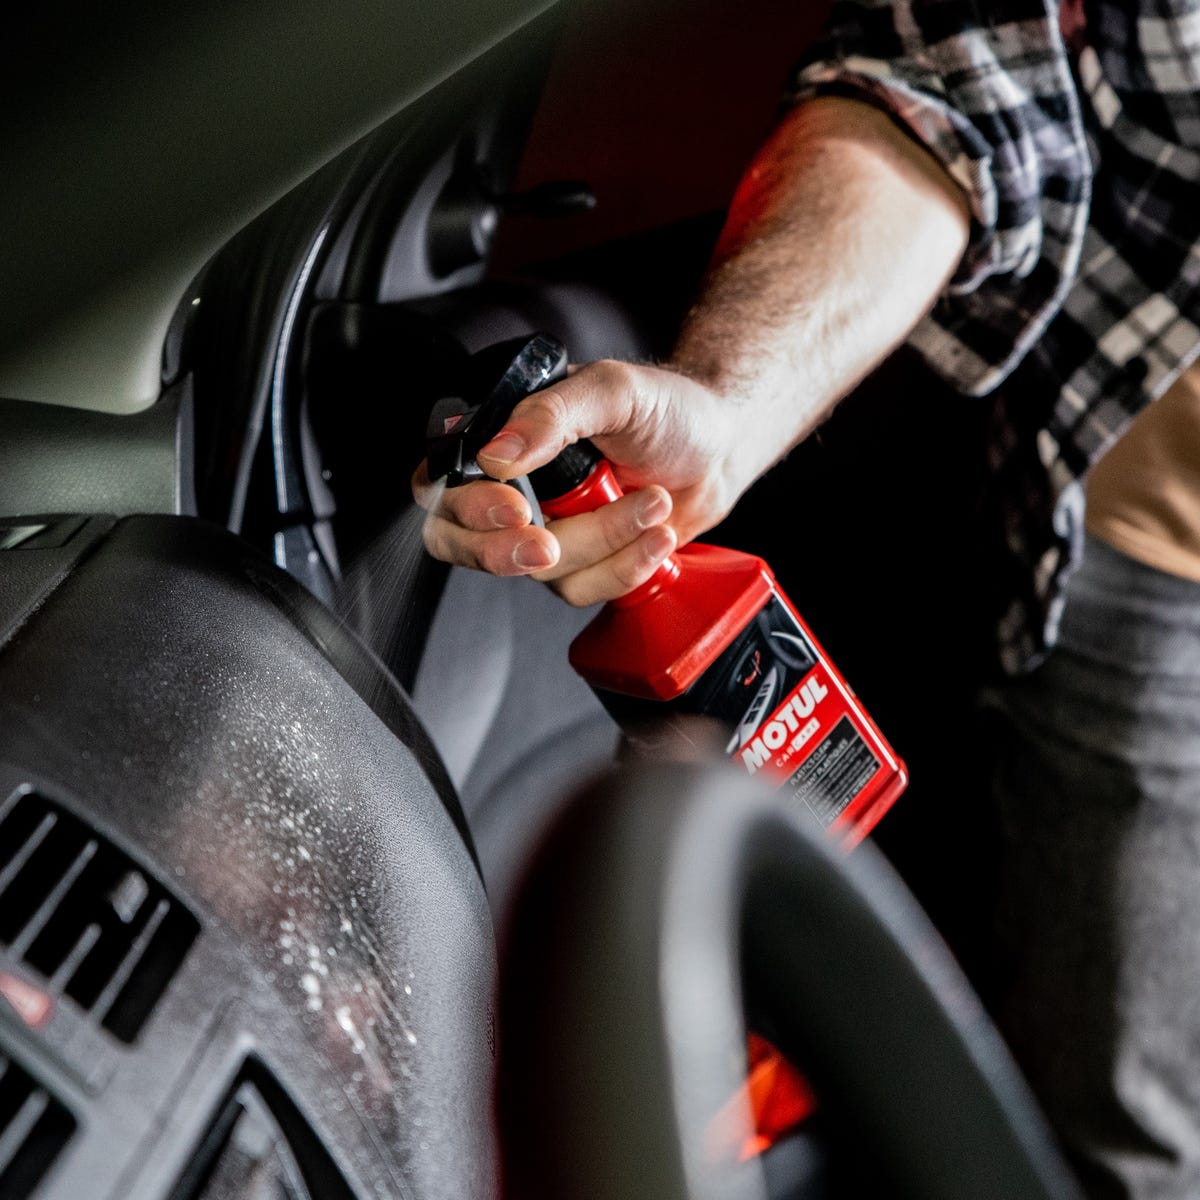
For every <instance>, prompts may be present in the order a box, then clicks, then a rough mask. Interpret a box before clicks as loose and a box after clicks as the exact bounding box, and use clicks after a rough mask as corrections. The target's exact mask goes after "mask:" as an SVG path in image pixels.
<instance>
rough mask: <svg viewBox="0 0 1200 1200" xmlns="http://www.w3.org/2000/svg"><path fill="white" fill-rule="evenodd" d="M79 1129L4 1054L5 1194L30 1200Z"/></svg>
mask: <svg viewBox="0 0 1200 1200" xmlns="http://www.w3.org/2000/svg"><path fill="white" fill-rule="evenodd" d="M74 1131H75V1120H74V1118H73V1117H72V1116H71V1114H70V1113H69V1112H68V1111H67V1109H66V1108H65V1107H64V1106H63V1105H62V1104H61V1103H60V1102H59V1101H58V1100H56V1099H55V1098H54V1097H53V1096H51V1095H50V1093H49V1092H47V1091H46V1089H45V1088H43V1087H42V1086H41V1085H40V1084H38V1083H37V1082H36V1081H35V1080H34V1079H33V1078H32V1077H31V1076H30V1075H28V1074H26V1073H25V1071H24V1070H22V1069H21V1067H20V1066H18V1065H17V1064H16V1063H14V1062H12V1061H10V1060H9V1059H7V1058H5V1057H4V1056H3V1055H0V1196H3V1197H4V1200H28V1197H30V1196H32V1195H33V1192H34V1189H35V1188H36V1187H37V1185H38V1183H39V1182H40V1181H41V1179H42V1178H43V1176H44V1175H45V1174H46V1172H47V1171H48V1170H49V1169H50V1167H51V1165H52V1164H53V1162H54V1160H55V1159H56V1158H57V1157H58V1156H59V1154H60V1153H61V1152H62V1150H63V1147H64V1146H66V1144H67V1142H68V1140H69V1139H70V1137H71V1134H72V1133H73V1132H74Z"/></svg>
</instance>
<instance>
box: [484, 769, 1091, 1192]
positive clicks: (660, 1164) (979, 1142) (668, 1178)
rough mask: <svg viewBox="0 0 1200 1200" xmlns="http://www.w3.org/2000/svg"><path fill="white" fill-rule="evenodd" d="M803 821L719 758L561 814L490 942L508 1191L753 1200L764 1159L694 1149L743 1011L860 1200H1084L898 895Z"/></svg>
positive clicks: (931, 939)
mask: <svg viewBox="0 0 1200 1200" xmlns="http://www.w3.org/2000/svg"><path fill="white" fill-rule="evenodd" d="M809 825H810V823H806V821H804V820H802V819H799V818H797V817H796V816H794V815H793V814H791V813H789V812H788V811H787V809H786V807H785V806H784V804H783V803H782V802H781V801H780V799H779V798H778V797H777V796H775V795H771V794H769V793H764V792H763V791H761V790H760V787H759V785H758V784H757V783H756V782H754V781H751V780H749V779H748V778H746V777H744V776H742V775H741V774H740V773H738V772H736V770H735V769H733V768H729V767H727V766H721V767H708V768H701V767H700V766H698V765H694V764H693V765H681V764H669V765H663V766H647V765H645V764H638V765H636V766H635V767H633V768H632V769H628V770H624V771H622V772H621V773H618V774H617V775H615V776H610V777H608V778H605V779H603V780H601V781H600V782H598V783H597V784H595V785H594V786H593V787H591V789H590V790H589V791H588V792H586V793H585V794H584V795H583V796H582V797H581V798H580V799H579V801H578V802H577V803H575V804H574V805H573V807H572V808H570V809H569V811H568V813H567V815H566V816H565V818H564V819H563V821H562V822H561V823H560V825H559V826H558V828H557V829H556V830H555V832H554V833H553V834H552V835H551V837H550V838H549V839H548V841H547V842H546V843H545V845H544V846H543V847H542V849H541V851H540V852H539V854H538V855H537V858H536V861H535V863H534V865H533V868H532V870H531V872H530V875H529V877H528V879H527V880H526V883H525V885H524V887H523V889H522V890H521V892H520V894H519V898H518V900H517V902H516V905H515V908H514V914H513V918H512V921H511V923H510V927H509V932H508V935H507V939H506V944H505V945H504V946H503V947H502V968H501V971H502V974H501V979H502V989H503V990H502V996H501V1005H502V1008H501V1012H502V1023H501V1062H500V1087H499V1094H498V1095H499V1099H498V1104H499V1120H500V1125H501V1138H502V1154H503V1158H504V1164H505V1181H506V1188H505V1195H507V1196H513V1197H521V1200H530V1198H541V1197H547V1198H549V1197H551V1196H553V1197H564V1196H569V1197H572V1200H634V1198H637V1197H648V1196H652V1197H655V1198H656V1200H716V1198H718V1197H719V1198H721V1200H742V1198H745V1200H751V1198H754V1200H761V1198H762V1197H763V1196H764V1195H765V1189H764V1179H763V1173H762V1169H761V1166H760V1165H759V1163H758V1162H757V1161H755V1160H753V1159H751V1160H749V1161H745V1162H738V1161H736V1156H730V1155H725V1156H722V1155H719V1154H715V1153H714V1151H713V1141H712V1136H711V1129H712V1122H713V1118H714V1114H716V1113H717V1112H718V1111H719V1110H721V1109H722V1107H723V1106H724V1107H726V1108H727V1106H728V1103H729V1098H730V1097H731V1096H733V1095H735V1094H736V1093H737V1091H738V1089H739V1086H740V1085H741V1084H742V1082H743V1081H744V1077H745V1063H746V1026H745V1018H744V1013H745V1012H746V1011H747V1010H748V1007H749V1008H751V1009H752V1010H753V1011H755V1012H764V1013H766V1014H768V1015H769V1017H770V1020H771V1022H772V1031H771V1032H772V1037H773V1038H774V1040H775V1041H776V1043H777V1044H778V1046H779V1048H780V1050H781V1051H782V1052H783V1053H784V1054H785V1055H786V1056H787V1057H788V1058H789V1059H790V1060H791V1061H793V1062H795V1063H797V1064H798V1065H800V1066H801V1067H802V1069H803V1071H804V1073H805V1076H806V1077H807V1078H808V1079H809V1080H810V1081H811V1083H812V1086H813V1088H814V1090H815V1092H816V1095H817V1096H818V1098H819V1103H820V1108H821V1113H822V1116H823V1119H824V1120H825V1121H827V1122H828V1124H829V1125H830V1126H834V1127H836V1128H837V1129H838V1131H839V1144H841V1145H843V1146H846V1145H849V1146H852V1147H855V1148H857V1152H861V1155H862V1156H863V1157H864V1158H866V1159H869V1160H870V1161H871V1162H872V1164H873V1166H872V1170H873V1171H874V1172H875V1174H876V1175H877V1176H878V1178H879V1180H880V1183H879V1185H878V1187H877V1188H873V1189H872V1191H873V1194H877V1195H887V1194H896V1195H901V1196H906V1197H912V1198H914V1200H918V1198H919V1200H962V1198H963V1197H968V1196H969V1197H971V1198H972V1200H1013V1198H1014V1197H1021V1198H1022V1200H1050V1198H1051V1197H1054V1198H1058V1200H1061V1198H1064V1197H1075V1196H1077V1195H1078V1192H1077V1190H1076V1187H1075V1185H1074V1183H1073V1181H1072V1179H1071V1176H1070V1173H1069V1172H1068V1170H1067V1168H1066V1166H1065V1165H1064V1163H1063V1162H1062V1160H1061V1158H1060V1157H1059V1154H1058V1152H1057V1150H1056V1148H1055V1146H1054V1143H1053V1140H1052V1138H1051V1135H1050V1133H1049V1132H1048V1130H1047V1128H1046V1126H1045V1125H1044V1123H1043V1120H1042V1118H1041V1116H1040V1115H1039V1113H1038V1112H1037V1110H1036V1107H1035V1105H1034V1103H1033V1100H1032V1098H1031V1096H1030V1094H1029V1092H1028V1090H1027V1088H1026V1086H1025V1084H1024V1082H1023V1080H1022V1079H1021V1078H1020V1076H1019V1074H1018V1072H1017V1070H1016V1068H1015V1066H1014V1065H1013V1064H1012V1062H1011V1060H1010V1059H1009V1056H1008V1053H1007V1051H1006V1049H1005V1047H1004V1045H1003V1044H1002V1042H1001V1040H1000V1037H999V1035H998V1033H997V1032H996V1031H995V1029H994V1028H993V1027H992V1025H991V1024H990V1022H989V1021H988V1019H987V1017H986V1016H985V1014H984V1012H983V1009H982V1007H981V1005H980V1002H979V1001H978V999H977V998H976V997H975V995H974V993H973V992H972V991H971V989H970V988H969V986H968V985H967V983H966V981H965V979H964V978H963V976H962V975H961V973H960V971H959V969H958V968H957V966H956V964H955V963H954V961H953V960H952V958H951V956H950V954H949V952H948V951H947V950H946V949H945V947H944V946H943V944H942V943H941V941H940V939H939V938H938V936H937V934H936V933H935V931H934V930H933V927H932V926H931V925H930V923H929V921H928V919H927V918H926V917H925V916H924V914H923V913H922V912H921V910H920V909H919V908H918V906H917V905H916V903H915V901H914V900H913V899H912V898H911V896H910V895H909V894H908V893H907V891H906V890H905V889H904V887H903V885H902V884H901V883H900V882H899V881H898V879H897V878H896V877H895V876H894V875H893V874H892V873H891V871H890V869H889V868H888V867H887V865H886V864H885V863H884V861H883V860H882V858H881V857H880V856H879V855H878V854H877V853H875V852H874V851H873V850H872V849H871V848H870V847H869V846H863V847H860V848H859V849H858V850H857V851H856V852H855V853H854V854H853V855H851V856H849V857H848V858H843V857H840V856H838V855H837V854H836V853H835V851H834V850H833V849H832V848H831V847H830V846H829V845H828V844H827V843H826V840H825V839H824V838H823V837H822V835H821V833H820V831H819V830H817V829H816V828H815V826H814V827H812V828H810V827H809ZM797 1194H798V1195H803V1196H808V1195H810V1194H811V1193H810V1192H807V1191H801V1192H798V1193H797ZM821 1194H822V1195H824V1194H826V1193H824V1192H822V1193H821Z"/></svg>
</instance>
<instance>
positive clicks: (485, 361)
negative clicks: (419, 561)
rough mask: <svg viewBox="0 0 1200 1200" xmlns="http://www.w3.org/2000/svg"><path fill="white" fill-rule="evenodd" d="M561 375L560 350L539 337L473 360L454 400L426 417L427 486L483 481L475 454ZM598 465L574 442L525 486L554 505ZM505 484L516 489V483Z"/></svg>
mask: <svg viewBox="0 0 1200 1200" xmlns="http://www.w3.org/2000/svg"><path fill="white" fill-rule="evenodd" d="M566 375H567V352H566V349H565V348H564V347H563V345H562V343H561V342H559V341H558V339H557V338H553V337H551V336H550V335H549V334H545V333H535V334H533V335H532V336H530V337H522V338H513V339H511V340H509V341H506V342H498V343H496V345H494V346H488V347H486V348H485V349H483V350H480V351H479V352H478V353H476V354H473V355H472V356H471V357H470V359H468V360H467V364H466V367H465V369H464V373H463V376H462V379H461V381H460V387H459V389H458V394H457V395H451V396H445V397H443V398H442V399H441V400H439V401H438V402H437V404H435V405H434V407H433V411H432V412H431V413H430V414H429V427H428V430H427V433H426V438H427V442H426V446H427V453H428V467H429V478H430V480H431V481H434V482H436V481H437V480H439V479H444V480H445V481H446V485H447V486H448V487H459V486H460V485H462V484H464V483H470V482H472V481H473V480H475V479H484V478H486V477H487V475H486V472H485V471H484V470H483V468H482V467H481V466H480V465H479V462H478V455H479V451H480V450H482V449H483V448H484V446H486V445H487V444H488V442H490V441H491V440H492V438H494V437H495V436H496V434H498V433H499V432H500V430H501V429H503V428H504V424H505V422H506V421H507V420H508V418H509V417H510V416H511V415H512V411H513V409H514V408H516V407H517V405H518V404H520V402H521V401H522V400H524V399H525V397H526V396H531V395H532V394H533V393H534V392H536V391H539V390H540V389H542V388H544V387H548V386H549V385H550V384H552V383H557V382H558V381H559V380H560V379H565V378H566ZM599 461H600V454H599V452H598V451H597V450H596V448H595V447H594V446H592V444H591V443H590V442H587V441H580V442H576V443H575V444H574V445H572V446H568V447H567V448H566V449H565V450H563V451H562V453H561V454H559V455H558V456H557V457H556V458H555V459H554V460H553V462H550V463H547V464H546V466H544V467H539V468H538V469H537V470H536V471H532V472H531V473H530V476H529V480H530V482H531V484H532V485H533V491H534V492H535V493H536V494H537V496H538V497H540V498H541V499H543V500H550V499H554V498H556V497H558V496H561V495H563V494H564V493H566V492H569V491H570V490H571V489H572V488H573V487H575V486H576V485H577V484H578V483H580V482H581V481H582V480H583V479H585V478H586V477H587V476H588V474H590V472H591V471H592V469H593V468H594V467H595V465H596V464H597V463H598V462H599ZM511 482H513V483H514V484H516V485H517V486H521V484H520V482H519V481H517V480H513V481H511ZM522 490H524V488H522Z"/></svg>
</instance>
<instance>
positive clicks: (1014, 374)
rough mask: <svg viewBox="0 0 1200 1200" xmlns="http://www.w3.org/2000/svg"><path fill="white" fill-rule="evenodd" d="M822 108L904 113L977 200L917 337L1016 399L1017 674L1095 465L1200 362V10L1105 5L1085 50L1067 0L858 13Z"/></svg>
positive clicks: (1005, 587)
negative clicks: (833, 101)
mask: <svg viewBox="0 0 1200 1200" xmlns="http://www.w3.org/2000/svg"><path fill="white" fill-rule="evenodd" d="M1063 23H1064V24H1069V22H1063ZM820 93H827V94H828V93H832V94H840V95H851V96H855V97H857V98H859V99H866V100H868V101H870V102H872V103H874V104H876V105H879V106H881V107H883V108H884V109H885V110H887V111H888V112H889V113H890V114H892V116H893V118H894V119H896V120H897V121H899V122H900V123H901V124H902V125H903V126H905V127H906V128H907V129H908V130H909V131H910V132H911V133H912V135H913V136H914V137H916V138H917V139H918V140H919V141H920V142H921V143H923V144H924V145H925V146H926V147H928V149H929V150H930V151H932V153H933V154H934V155H935V156H936V157H937V158H938V159H939V160H940V161H941V162H942V164H943V165H944V166H945V168H946V169H947V170H948V171H949V173H950V174H951V175H952V176H953V177H954V179H956V180H957V181H958V182H959V183H960V184H961V186H962V187H963V188H964V189H965V191H966V193H967V195H968V197H969V199H970V202H971V209H972V217H973V220H972V230H971V238H970V245H969V249H968V251H967V253H966V256H965V257H964V259H963V262H962V264H961V266H960V269H959V271H958V273H957V275H956V276H955V278H954V279H953V280H952V281H951V285H950V287H949V288H948V289H947V291H946V293H945V295H944V296H943V297H942V298H941V299H940V300H939V302H938V304H937V307H936V308H935V310H934V311H933V313H932V314H930V316H929V317H927V318H926V319H925V320H924V321H922V322H921V324H920V325H919V326H918V327H917V329H916V330H915V331H914V332H913V334H912V336H911V339H910V340H911V342H912V344H913V345H914V346H915V347H916V348H917V349H918V350H920V351H921V352H922V354H923V355H924V356H925V357H926V358H927V359H928V360H929V362H930V364H931V365H932V366H933V367H934V369H935V370H937V371H938V372H939V373H940V374H941V375H942V376H944V377H945V378H946V379H947V380H948V381H949V382H950V383H951V384H953V385H954V386H955V387H956V388H958V389H959V390H960V391H962V392H965V393H969V394H974V395H983V394H985V393H988V392H993V391H994V392H995V396H994V406H995V407H994V414H995V416H994V427H993V431H992V434H993V435H992V438H991V446H990V463H989V466H990V470H991V473H992V479H993V482H994V484H995V488H996V494H997V496H998V497H999V501H1000V505H1001V508H1002V526H1003V541H1004V544H1005V554H1004V558H1005V562H1004V563H1003V564H1002V565H1001V567H1000V575H999V577H998V589H999V591H1000V593H1002V594H1001V595H999V596H998V597H997V608H996V617H997V631H998V636H999V650H1000V661H1001V664H1002V665H1003V666H1004V668H1005V669H1006V670H1007V671H1009V672H1010V673H1016V672H1018V671H1021V670H1024V669H1027V668H1028V667H1029V666H1031V665H1033V664H1035V663H1036V662H1037V661H1038V660H1039V659H1040V657H1041V656H1042V655H1043V654H1044V653H1045V650H1046V648H1047V647H1048V646H1050V645H1052V644H1053V641H1054V637H1055V631H1056V628H1057V623H1058V618H1059V613H1060V610H1061V604H1062V590H1061V589H1062V584H1063V582H1064V580H1065V577H1066V574H1067V573H1068V572H1069V571H1070V569H1071V567H1072V566H1073V565H1074V563H1075V562H1076V561H1077V559H1078V554H1079V550H1080V547H1081V544H1082V536H1083V486H1082V480H1083V476H1084V474H1085V473H1086V471H1087V469H1088V467H1089V466H1090V465H1091V464H1092V463H1094V462H1095V461H1096V460H1097V459H1098V458H1099V457H1100V456H1101V455H1102V454H1103V453H1104V451H1105V450H1106V449H1107V448H1108V447H1109V446H1110V445H1111V444H1112V443H1113V441H1115V439H1116V438H1117V437H1118V435H1119V434H1120V433H1121V431H1122V430H1123V429H1124V427H1125V426H1126V424H1127V423H1128V422H1129V421H1130V420H1131V419H1132V417H1133V416H1134V415H1135V414H1136V413H1137V412H1138V411H1139V410H1140V409H1141V408H1142V407H1143V406H1144V405H1145V404H1146V403H1148V402H1149V401H1151V400H1153V399H1155V398H1156V397H1157V396H1159V395H1161V394H1162V392H1164V391H1165V390H1166V389H1167V388H1168V387H1169V386H1170V384H1171V383H1172V382H1173V380H1174V379H1175V377H1176V376H1177V375H1178V374H1179V372H1180V371H1182V370H1183V369H1184V368H1185V367H1187V366H1188V365H1189V364H1190V363H1191V362H1192V360H1193V359H1194V358H1195V357H1196V356H1197V353H1198V352H1200V328H1198V325H1200V0H1126V2H1124V3H1121V2H1119V0H1087V26H1086V33H1085V35H1084V39H1083V42H1082V45H1081V46H1079V47H1078V53H1072V52H1071V51H1069V50H1068V48H1067V47H1066V46H1065V45H1064V37H1063V32H1062V29H1061V27H1060V14H1059V6H1058V4H1057V2H1056V0H996V2H994V3H989V4H987V5H983V4H978V3H974V2H972V0H894V2H891V3H889V2H888V0H861V2H857V3H851V2H841V0H839V2H838V3H836V4H835V5H834V10H833V15H832V18H831V22H830V26H829V30H828V34H827V37H826V38H825V39H823V40H822V42H821V43H820V44H818V45H817V46H815V47H813V49H812V50H811V51H810V53H809V54H808V55H807V56H806V57H805V59H804V61H802V62H801V63H800V64H799V66H798V67H797V69H796V72H795V75H794V78H793V88H792V96H793V97H794V98H795V99H800V98H803V97H805V96H810V95H814V94H820Z"/></svg>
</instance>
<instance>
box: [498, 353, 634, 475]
mask: <svg viewBox="0 0 1200 1200" xmlns="http://www.w3.org/2000/svg"><path fill="white" fill-rule="evenodd" d="M636 375H637V369H636V368H635V367H633V366H630V365H629V364H628V363H620V362H612V361H608V360H605V361H602V362H595V363H588V364H587V365H586V366H584V367H580V368H579V369H578V370H577V371H575V372H574V373H573V374H572V375H571V376H570V377H569V378H567V379H564V380H562V381H561V382H560V383H556V384H554V385H553V386H552V387H548V388H544V389H543V390H542V391H540V392H535V393H534V394H533V395H532V396H529V397H527V398H526V399H524V400H522V401H521V403H520V404H518V405H517V407H516V408H514V409H513V411H512V415H511V416H510V417H509V419H508V421H507V422H505V425H504V428H503V429H501V430H500V432H499V433H498V434H497V435H496V436H495V437H494V438H492V440H491V441H490V442H488V444H487V445H486V446H484V447H483V449H482V450H480V451H479V455H478V459H479V465H480V466H481V467H483V469H484V470H485V471H486V472H487V473H488V474H489V475H491V476H492V477H493V478H495V479H512V478H514V477H515V476H517V475H524V474H526V473H527V472H529V471H532V470H534V469H535V468H537V467H543V466H545V465H546V463H548V462H550V460H551V459H553V458H554V457H555V456H556V455H557V454H558V453H559V452H560V451H561V450H562V449H563V448H564V447H566V446H569V445H570V444H571V443H572V442H577V441H578V440H579V439H580V438H585V437H596V436H599V435H602V434H614V433H627V432H629V431H630V430H631V429H632V428H634V427H635V425H636V424H637V422H638V419H639V412H638V402H637V397H638V389H637V387H636V386H635V381H636Z"/></svg>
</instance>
